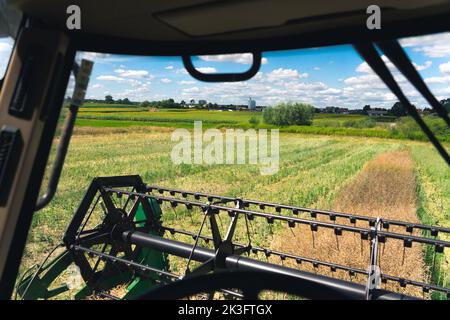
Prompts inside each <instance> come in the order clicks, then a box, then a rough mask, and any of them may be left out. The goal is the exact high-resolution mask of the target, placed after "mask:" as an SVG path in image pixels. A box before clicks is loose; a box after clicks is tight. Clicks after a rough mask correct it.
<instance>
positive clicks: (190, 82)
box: [178, 80, 195, 85]
mask: <svg viewBox="0 0 450 320" xmlns="http://www.w3.org/2000/svg"><path fill="white" fill-rule="evenodd" d="M178 83H179V84H182V85H189V84H194V83H195V81H190V80H181V81H179V82H178Z"/></svg>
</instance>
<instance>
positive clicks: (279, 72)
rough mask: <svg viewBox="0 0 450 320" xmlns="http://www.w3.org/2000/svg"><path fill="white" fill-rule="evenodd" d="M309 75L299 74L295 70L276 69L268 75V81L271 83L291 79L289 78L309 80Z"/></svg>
mask: <svg viewBox="0 0 450 320" xmlns="http://www.w3.org/2000/svg"><path fill="white" fill-rule="evenodd" d="M308 76H309V74H308V73H299V72H298V71H297V70H295V69H283V68H278V69H274V70H272V71H271V72H269V73H268V74H267V80H269V81H277V80H281V79H289V78H308Z"/></svg>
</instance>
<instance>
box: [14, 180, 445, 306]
mask: <svg viewBox="0 0 450 320" xmlns="http://www.w3.org/2000/svg"><path fill="white" fill-rule="evenodd" d="M257 223H260V224H263V225H268V226H272V225H273V224H278V225H280V226H284V227H286V228H294V227H296V226H298V225H304V226H307V227H309V228H310V230H311V232H312V233H313V234H314V233H317V232H321V230H325V229H328V230H333V231H334V234H335V236H336V241H338V238H339V236H341V235H342V234H343V233H347V232H348V233H353V234H355V236H357V237H360V239H361V245H363V244H364V245H365V246H367V248H368V249H369V250H370V261H368V266H367V269H358V268H353V267H351V266H347V265H339V264H335V263H331V262H327V261H320V260H317V259H312V258H309V257H302V256H298V255H294V254H291V253H286V252H280V251H276V250H272V249H271V248H268V247H261V246H257V245H255V244H254V242H256V241H252V240H253V239H254V236H255V235H256V233H255V230H254V229H255V226H256V224H257ZM188 226H191V227H192V228H190V229H194V230H193V231H192V230H188V229H189V228H188ZM392 229H395V232H394V231H392ZM448 234H450V229H446V228H442V227H434V226H427V225H422V224H413V223H408V222H402V221H394V220H386V219H380V218H374V217H368V216H361V215H352V214H346V213H339V212H332V211H323V210H315V209H308V208H303V207H298V206H290V205H282V204H276V203H269V202H262V201H255V200H245V199H240V198H234V197H226V196H218V195H212V194H205V193H198V192H189V191H185V190H177V189H169V188H163V187H158V186H150V185H146V184H145V183H144V182H143V181H142V179H141V178H140V177H139V176H117V177H98V178H95V179H94V180H93V181H92V183H91V184H90V186H89V188H88V190H87V192H86V194H85V195H84V198H83V200H82V202H81V204H80V206H79V207H78V209H77V210H76V211H75V214H74V216H73V218H72V221H71V222H70V224H69V226H68V228H67V230H66V233H65V235H64V238H63V243H64V247H65V250H64V251H62V252H61V253H59V255H58V256H57V257H56V258H54V259H53V260H51V261H50V262H48V263H46V261H44V263H43V264H42V265H40V266H39V267H38V269H37V271H35V272H34V273H33V274H29V275H27V274H25V275H24V276H23V279H22V280H21V281H19V283H18V286H17V289H16V291H17V294H18V295H19V296H20V297H21V298H23V299H39V298H43V299H48V298H51V297H58V295H59V294H62V293H64V292H65V291H68V290H69V287H70V286H68V285H67V284H63V285H60V286H56V284H58V283H64V281H63V280H58V278H64V277H67V275H66V276H64V275H63V274H64V273H65V272H66V269H67V268H68V267H69V266H73V265H75V266H76V267H77V270H79V274H80V275H81V277H82V280H83V281H84V284H85V286H84V288H82V289H81V290H80V291H78V292H77V293H76V294H75V298H76V299H84V298H87V297H90V296H95V297H100V298H105V299H142V298H148V299H178V298H183V297H190V296H198V297H201V298H210V299H211V298H218V297H219V298H230V299H242V298H244V299H254V298H258V295H259V294H260V293H261V292H262V291H263V290H273V291H281V292H284V293H287V294H291V295H295V296H298V297H301V298H307V299H415V297H411V296H407V295H404V294H401V293H398V292H392V291H387V290H383V289H380V283H381V284H382V283H387V282H389V283H393V284H396V285H397V286H398V287H399V288H404V287H406V286H414V287H418V288H420V289H421V291H422V292H423V293H424V296H425V294H426V293H428V292H437V293H439V294H440V295H443V296H444V297H447V298H448V297H450V289H449V288H445V287H441V286H438V285H436V284H432V283H423V282H418V281H414V280H410V279H406V278H401V277H397V276H391V275H389V274H385V273H383V272H382V270H381V271H380V268H379V266H380V262H379V254H380V253H379V252H380V250H378V249H379V248H380V244H383V243H385V242H386V241H388V240H389V241H401V242H402V243H403V246H404V248H406V249H407V248H410V247H411V246H412V244H413V243H418V244H422V245H424V246H427V247H430V248H431V250H433V252H434V255H436V254H443V253H444V251H445V250H448V248H449V247H450V242H448V241H444V240H442V239H445V238H446V237H447V236H448ZM441 235H444V236H442V237H441ZM446 239H448V237H447V238H446ZM263 242H264V241H263ZM266 243H267V242H266ZM269 256H273V257H277V258H279V259H277V261H280V263H277V262H276V261H275V260H274V259H273V258H271V259H270V260H269V259H267V257H269ZM46 260H47V259H46ZM285 260H291V261H293V262H295V263H296V265H297V266H298V267H297V268H294V267H292V266H286V265H285V264H284V263H283V261H285ZM308 264H309V265H312V266H313V267H314V270H316V271H317V272H315V273H313V272H308V271H305V270H302V266H304V265H308ZM321 270H327V271H329V272H331V273H332V274H336V273H338V272H344V273H347V274H348V275H349V278H350V280H343V279H338V278H337V277H330V276H325V275H323V274H321V272H320V271H321ZM352 276H353V278H352ZM358 276H359V281H356V280H355V279H356V278H357V277H358ZM352 279H353V280H352ZM361 279H364V280H363V281H361ZM117 288H119V289H120V290H118V289H117ZM118 292H119V294H118Z"/></svg>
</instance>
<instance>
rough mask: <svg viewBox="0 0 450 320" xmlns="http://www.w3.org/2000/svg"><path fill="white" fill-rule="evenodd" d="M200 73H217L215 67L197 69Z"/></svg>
mask: <svg viewBox="0 0 450 320" xmlns="http://www.w3.org/2000/svg"><path fill="white" fill-rule="evenodd" d="M197 70H198V71H200V72H203V73H215V72H217V70H216V68H214V67H201V68H197Z"/></svg>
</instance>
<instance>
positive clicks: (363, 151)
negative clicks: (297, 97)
mask: <svg viewBox="0 0 450 320" xmlns="http://www.w3.org/2000/svg"><path fill="white" fill-rule="evenodd" d="M107 109H108V110H112V109H111V108H107ZM113 109H114V110H113V111H114V112H115V116H117V117H120V114H121V113H119V112H116V111H117V110H115V108H113ZM131 112H132V113H135V114H137V115H138V114H141V113H143V114H146V113H148V114H150V115H149V117H153V118H158V117H161V119H165V118H164V117H167V116H168V115H169V114H170V116H172V114H178V115H180V118H179V119H187V118H189V119H192V120H194V119H196V117H197V116H200V115H201V117H203V118H204V119H206V120H211V121H217V117H216V116H215V115H216V114H217V112H208V111H187V112H179V111H162V112H136V110H133V111H131ZM91 113H96V112H95V111H90V110H89V111H86V109H83V110H82V112H81V115H86V114H91ZM154 114H158V116H155V115H154ZM220 114H223V115H224V119H225V120H228V121H234V120H236V118H234V117H235V113H234V112H233V113H232V112H229V113H228V112H225V111H224V112H221V113H220ZM250 115H252V113H250V112H242V113H240V115H239V117H240V118H239V119H240V120H239V121H245V118H246V117H249V116H250ZM102 116H103V115H102ZM233 119H234V120H233ZM80 121H81V123H83V122H84V121H85V122H84V123H83V124H84V126H81V127H78V128H77V130H76V132H75V135H74V137H73V138H72V141H71V145H70V149H69V153H68V156H67V159H66V163H65V165H64V170H63V173H62V176H61V182H60V184H59V187H58V191H57V194H56V196H55V198H54V200H53V201H52V202H51V204H50V205H49V206H48V207H47V208H45V209H44V210H42V211H41V212H39V214H36V215H34V219H33V223H32V229H31V232H30V235H29V237H28V243H27V247H26V251H25V255H24V258H23V262H22V267H21V271H22V272H23V271H24V270H25V269H26V268H28V267H30V266H31V265H33V264H35V263H38V262H40V261H41V260H42V258H43V257H44V256H45V254H46V253H48V252H49V250H50V249H51V248H52V247H53V246H54V245H56V244H57V243H59V242H60V241H61V238H62V235H63V233H64V230H65V228H66V227H67V225H68V223H69V221H70V219H71V216H72V213H73V212H74V210H75V209H76V208H77V206H78V205H79V203H80V201H81V198H82V196H83V194H84V192H85V190H86V188H87V186H88V185H89V183H90V181H91V180H92V179H93V178H94V177H96V176H111V175H126V174H139V175H141V176H142V178H143V180H144V181H145V182H146V183H149V184H157V185H161V186H166V187H172V188H179V189H186V190H193V191H198V192H208V193H213V194H222V195H230V196H240V197H244V198H249V199H261V200H265V201H273V202H278V203H286V204H293V205H300V206H305V207H312V208H322V209H328V208H333V203H334V199H335V196H336V195H338V194H339V193H340V192H341V191H342V190H343V188H344V187H345V186H346V185H347V184H348V183H349V182H350V181H352V179H354V177H356V176H357V175H358V174H359V173H360V172H361V171H362V170H363V169H364V166H365V164H366V163H367V162H369V161H371V160H373V159H374V158H376V157H377V156H378V155H380V154H384V153H386V152H391V151H399V150H400V151H406V152H408V154H410V156H411V157H412V159H413V160H414V163H415V174H416V177H417V199H418V210H417V214H418V216H419V217H420V218H421V219H422V220H423V221H424V222H433V223H436V224H438V225H442V226H447V227H449V226H450V217H449V216H448V212H450V189H449V184H448V181H450V175H449V173H448V168H447V167H446V165H445V164H444V162H443V160H442V159H441V158H440V157H439V156H438V154H437V153H436V152H435V151H434V150H433V149H432V147H431V146H430V145H429V144H427V143H424V142H415V141H407V140H392V139H380V138H360V137H343V136H326V135H325V136H323V135H313V134H308V135H303V134H298V133H281V135H280V166H279V168H280V170H279V171H278V173H276V174H274V175H269V176H262V175H260V171H259V167H258V166H257V165H249V164H246V165H187V164H181V165H175V164H173V163H172V161H171V158H170V152H171V149H172V147H173V146H174V142H172V141H171V132H172V131H173V128H167V127H165V128H164V127H156V126H157V125H158V124H159V123H167V122H164V121H161V122H152V123H151V124H150V125H151V126H150V125H149V126H142V125H141V126H136V123H134V122H133V121H132V120H127V121H125V120H114V121H112V120H108V121H112V122H111V123H115V124H116V125H111V126H109V125H107V127H109V128H105V127H102V128H98V127H97V126H95V125H92V122H89V121H100V120H93V119H92V120H89V119H81V120H80ZM129 122H130V126H128V125H127V123H129ZM312 127H314V126H312ZM312 127H311V128H312ZM355 130H357V129H355ZM56 140H57V139H56ZM56 142H57V141H55V143H56ZM53 156H54V152H53V153H52V157H53ZM44 185H45V182H44ZM164 212H165V213H164V217H163V219H164V220H165V221H169V222H172V223H175V224H179V225H183V227H185V228H187V229H189V228H190V229H191V230H192V231H196V230H197V228H198V224H199V222H200V216H198V217H194V218H193V219H192V220H191V219H190V218H189V217H188V215H187V213H186V211H178V213H176V212H174V211H173V210H169V209H167V210H164ZM254 228H256V230H257V232H256V233H255V234H256V236H255V239H254V243H255V244H269V245H270V241H271V239H273V234H272V233H273V232H275V233H276V232H277V229H276V227H275V229H274V230H272V229H269V228H268V227H267V225H255V226H254ZM271 234H272V235H271ZM238 237H239V235H238ZM428 256H429V257H428V258H427V259H428V260H430V259H431V258H430V255H428ZM446 259H447V260H446ZM448 259H449V257H441V258H439V260H438V263H439V264H440V265H442V268H441V269H439V268H437V269H436V270H437V271H436V272H435V273H434V277H435V278H436V279H439V282H440V283H444V284H445V283H448V273H446V272H442V270H446V269H447V270H448ZM446 261H447V262H446ZM428 262H429V261H428ZM429 263H430V262H429ZM171 268H172V269H173V271H182V270H180V269H181V268H182V267H181V266H180V265H179V264H178V263H176V262H172V264H171ZM439 270H441V271H439Z"/></svg>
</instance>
